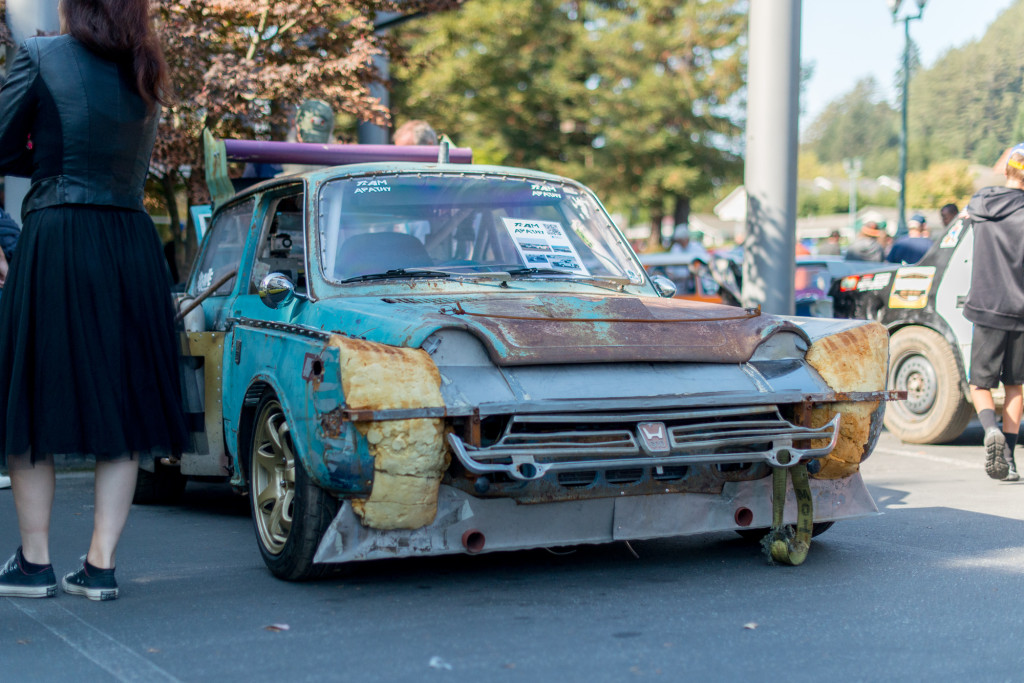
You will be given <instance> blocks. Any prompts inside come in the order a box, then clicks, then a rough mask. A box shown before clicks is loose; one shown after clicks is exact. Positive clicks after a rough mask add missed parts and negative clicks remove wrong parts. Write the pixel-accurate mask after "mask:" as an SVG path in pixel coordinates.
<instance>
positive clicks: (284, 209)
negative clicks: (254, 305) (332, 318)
mask: <svg viewBox="0 0 1024 683" xmlns="http://www.w3.org/2000/svg"><path fill="white" fill-rule="evenodd" d="M302 204H303V202H302V193H301V192H298V193H296V194H293V195H288V196H286V197H281V198H280V199H277V200H275V203H274V206H273V208H272V210H271V211H270V212H268V214H267V222H266V224H265V225H264V226H263V230H262V233H261V234H260V241H259V246H258V247H257V251H256V262H255V263H254V264H253V268H252V278H251V281H250V285H249V291H250V293H255V292H256V287H257V286H258V285H259V283H260V282H261V281H262V280H263V278H264V277H266V276H267V275H268V274H269V273H282V274H284V275H285V276H287V277H288V279H289V280H291V281H292V282H293V283H294V284H295V291H296V292H299V293H305V292H306V248H305V240H304V237H303V233H304V230H303V225H304V221H303V215H302Z"/></svg>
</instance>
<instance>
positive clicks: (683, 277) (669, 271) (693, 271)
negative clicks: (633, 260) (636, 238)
mask: <svg viewBox="0 0 1024 683" xmlns="http://www.w3.org/2000/svg"><path fill="white" fill-rule="evenodd" d="M639 258H640V263H641V264H643V267H644V269H645V270H646V271H647V273H648V274H650V275H660V276H662V277H665V278H668V279H669V280H671V281H672V283H673V284H674V285H675V288H676V291H675V295H674V296H675V297H676V298H679V299H686V300H689V301H703V302H706V303H716V304H726V305H729V306H739V305H740V288H739V280H738V277H739V274H740V271H739V270H738V269H737V268H736V266H735V264H733V263H731V262H730V261H729V260H728V259H725V258H721V257H717V256H713V255H712V256H710V257H709V258H708V259H707V260H706V261H705V260H701V259H692V258H690V257H689V256H688V255H686V254H676V253H673V252H671V251H666V252H658V253H649V254H640V255H639Z"/></svg>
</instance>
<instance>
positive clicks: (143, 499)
mask: <svg viewBox="0 0 1024 683" xmlns="http://www.w3.org/2000/svg"><path fill="white" fill-rule="evenodd" d="M187 483H188V478H187V477H186V476H185V475H183V474H182V473H181V468H180V467H175V466H172V465H163V464H161V463H160V461H159V460H157V462H156V468H155V471H153V472H147V471H146V470H143V469H140V470H139V476H138V478H137V479H136V480H135V495H134V496H133V497H132V503H134V504H135V505H173V504H175V503H177V502H178V501H179V500H181V496H182V494H183V493H185V484H187Z"/></svg>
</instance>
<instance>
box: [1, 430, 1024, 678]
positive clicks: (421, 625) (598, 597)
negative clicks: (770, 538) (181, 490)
mask: <svg viewBox="0 0 1024 683" xmlns="http://www.w3.org/2000/svg"><path fill="white" fill-rule="evenodd" d="M980 442H981V432H980V429H979V428H978V427H977V425H973V426H972V427H971V428H970V429H969V430H968V432H967V433H966V434H965V436H964V437H962V438H961V439H960V440H959V441H958V442H957V443H955V444H950V445H943V446H916V445H909V444H901V443H900V442H899V441H897V440H896V439H894V438H893V437H892V436H890V435H888V434H884V435H883V437H882V441H881V443H880V445H879V448H878V449H877V451H876V452H875V454H874V455H873V456H872V458H871V459H870V460H868V462H867V463H865V465H864V467H863V472H864V474H865V478H866V479H867V481H868V483H869V485H870V488H871V492H872V494H873V496H874V497H875V500H876V502H877V504H878V507H879V510H880V511H881V512H882V514H881V515H879V516H875V517H870V518H865V519H860V520H854V521H848V522H843V523H840V524H837V525H836V526H835V527H833V528H832V529H831V530H830V531H828V532H827V533H825V534H824V535H822V536H820V537H819V538H818V539H815V542H814V544H813V547H812V548H811V553H810V556H809V557H808V559H807V561H806V563H805V564H804V565H802V566H800V567H779V566H768V565H767V564H766V563H765V561H764V559H763V557H762V556H761V555H760V552H759V549H758V548H757V547H756V546H753V545H750V544H749V543H746V542H744V541H743V540H741V539H739V538H738V537H737V536H735V535H733V534H731V533H730V534H711V535H705V536H699V537H690V538H680V539H672V540H662V541H648V542H639V543H634V544H633V546H632V548H633V550H634V551H635V553H636V556H634V554H633V552H631V550H630V548H628V547H627V546H626V545H625V544H621V543H619V544H611V545H603V546H592V547H579V548H576V549H559V550H558V551H557V552H548V551H530V552H518V553H500V554H497V553H496V554H493V555H481V556H473V557H471V556H455V557H447V558H424V559H412V560H408V559H407V560H391V561H383V562H372V563H364V564H358V565H354V566H352V567H350V568H349V570H348V571H347V572H346V573H345V574H344V575H342V576H340V577H337V578H332V579H329V580H325V581H319V582H314V583H307V584H290V583H285V582H282V581H279V580H277V579H274V578H273V577H272V576H271V575H270V574H269V572H267V570H266V569H265V568H264V566H263V563H262V561H261V559H260V556H259V554H258V552H257V549H256V543H255V539H254V536H253V531H252V526H251V523H250V521H249V513H248V505H247V502H246V501H245V499H244V498H241V497H238V496H236V495H234V494H232V493H231V492H230V491H229V490H228V489H227V488H225V487H222V486H218V485H213V484H194V483H190V484H189V488H188V490H187V491H186V496H185V500H184V502H183V504H182V505H180V506H177V507H136V508H134V509H133V511H132V516H131V518H130V520H129V523H128V528H127V529H126V531H125V534H124V537H123V539H122V543H121V549H120V550H119V553H118V564H119V567H118V580H119V582H120V585H121V598H120V599H118V600H116V601H113V602H107V603H97V602H91V601H88V600H85V599H83V598H79V597H73V596H68V595H64V594H62V593H61V594H59V595H58V597H57V598H56V599H47V600H25V599H11V598H0V676H2V677H3V679H4V680H33V681H65V680H74V681H82V682H86V681H218V683H226V682H230V681H253V680H255V681H263V680H287V681H327V680H330V681H348V680H352V681H356V680H358V681H360V682H362V683H365V682H366V681H622V680H634V679H636V680H642V679H649V680H693V681H705V680H711V681H750V680H767V681H776V680H777V681H828V680H842V681H878V680H898V679H902V680H932V681H954V680H956V681H960V680H963V679H966V678H970V679H972V680H976V681H1003V680H1006V681H1014V680H1021V679H1022V678H1024V666H1022V665H1024V655H1022V654H1021V651H1022V647H1021V636H1022V635H1024V600H1022V599H1021V590H1022V587H1024V582H1022V580H1021V579H1022V575H1024V483H1018V484H1008V483H1002V482H995V481H992V480H990V479H988V478H987V477H986V476H985V473H984V470H983V468H982V459H983V454H982V449H981V447H980V446H979V445H976V444H980ZM91 495H92V477H91V473H88V472H70V473H63V474H61V475H60V476H59V479H58V490H57V504H56V509H55V511H54V518H53V531H52V535H53V544H52V545H53V547H52V554H53V560H54V565H55V568H56V569H57V571H58V573H61V572H64V571H70V570H71V569H73V568H75V566H76V565H77V564H78V562H79V559H78V558H79V557H80V556H81V555H82V554H83V553H84V552H85V550H86V544H87V542H88V538H89V534H90V529H91V515H92V504H91ZM13 514H14V508H13V502H12V500H11V495H10V491H9V490H8V491H0V519H3V522H2V523H0V552H3V553H5V556H6V554H9V553H11V552H13V551H14V549H15V547H16V546H17V542H18V541H17V533H16V525H15V521H14V518H13Z"/></svg>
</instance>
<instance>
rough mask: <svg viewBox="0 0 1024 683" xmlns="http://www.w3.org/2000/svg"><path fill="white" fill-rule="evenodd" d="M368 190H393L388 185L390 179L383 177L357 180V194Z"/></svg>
mask: <svg viewBox="0 0 1024 683" xmlns="http://www.w3.org/2000/svg"><path fill="white" fill-rule="evenodd" d="M367 192H391V187H390V186H388V181H386V180H384V179H383V178H376V179H374V180H357V181H356V191H355V194H365V193H367Z"/></svg>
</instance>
